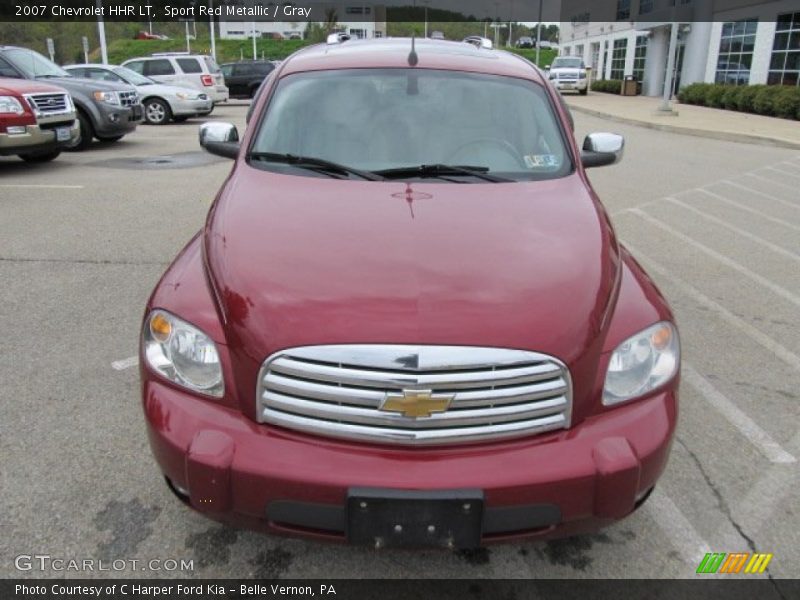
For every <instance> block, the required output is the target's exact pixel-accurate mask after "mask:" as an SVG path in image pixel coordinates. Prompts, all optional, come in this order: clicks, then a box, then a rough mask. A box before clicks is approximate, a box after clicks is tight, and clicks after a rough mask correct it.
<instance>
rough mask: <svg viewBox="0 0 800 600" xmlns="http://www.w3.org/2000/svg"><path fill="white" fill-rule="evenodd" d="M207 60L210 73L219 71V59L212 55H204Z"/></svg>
mask: <svg viewBox="0 0 800 600" xmlns="http://www.w3.org/2000/svg"><path fill="white" fill-rule="evenodd" d="M203 58H204V59H205V61H206V66H207V67H208V72H209V73H219V65H218V64H217V61H215V60H214V58H213V57H211V56H204V57H203Z"/></svg>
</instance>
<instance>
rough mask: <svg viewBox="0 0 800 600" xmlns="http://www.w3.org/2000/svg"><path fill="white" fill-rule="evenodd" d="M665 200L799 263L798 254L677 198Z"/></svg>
mask: <svg viewBox="0 0 800 600" xmlns="http://www.w3.org/2000/svg"><path fill="white" fill-rule="evenodd" d="M665 199H666V200H667V202H672V203H673V204H677V205H678V206H682V207H683V208H685V209H686V210H690V211H692V212H693V213H696V214H698V215H700V216H701V217H703V218H704V219H708V220H709V221H711V222H712V223H716V224H718V225H721V226H722V227H725V228H726V229H730V230H731V231H733V232H735V233H736V234H738V235H740V236H742V237H744V238H747V239H748V240H750V241H753V242H755V243H756V244H761V245H762V246H764V247H765V248H769V249H770V250H772V251H773V252H777V253H778V254H781V255H783V256H785V257H786V258H790V259H792V260H797V261H800V254H795V253H794V252H792V251H790V250H787V249H786V248H781V247H780V246H776V245H775V244H773V243H772V242H769V241H767V240H765V239H763V238H760V237H758V236H757V235H753V234H752V233H750V232H749V231H747V230H746V229H742V228H741V227H736V225H732V224H730V223H728V222H727V221H725V220H724V219H720V218H718V217H715V216H714V215H710V214H708V213H707V212H704V211H702V210H700V209H698V208H695V207H694V206H691V205H689V204H686V203H685V202H681V201H680V200H678V199H677V198H670V197H667V198H665Z"/></svg>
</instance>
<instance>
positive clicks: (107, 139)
mask: <svg viewBox="0 0 800 600" xmlns="http://www.w3.org/2000/svg"><path fill="white" fill-rule="evenodd" d="M123 137H125V136H124V135H110V136H108V137H100V136H97V139H98V140H100V141H101V142H118V141H120V140H121V139H122V138H123Z"/></svg>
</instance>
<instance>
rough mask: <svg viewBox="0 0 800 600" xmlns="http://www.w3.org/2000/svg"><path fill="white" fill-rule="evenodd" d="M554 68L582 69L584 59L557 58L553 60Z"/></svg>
mask: <svg viewBox="0 0 800 600" xmlns="http://www.w3.org/2000/svg"><path fill="white" fill-rule="evenodd" d="M552 68H553V69H582V68H583V61H582V60H581V59H580V58H557V59H555V60H554V61H553V66H552Z"/></svg>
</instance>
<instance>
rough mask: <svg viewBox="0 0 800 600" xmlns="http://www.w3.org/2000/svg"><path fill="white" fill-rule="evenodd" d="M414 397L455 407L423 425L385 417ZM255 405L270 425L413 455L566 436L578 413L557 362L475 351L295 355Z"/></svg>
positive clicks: (395, 348) (271, 364)
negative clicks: (411, 450)
mask: <svg viewBox="0 0 800 600" xmlns="http://www.w3.org/2000/svg"><path fill="white" fill-rule="evenodd" d="M415 392H422V397H423V398H424V399H425V400H423V401H424V402H427V401H430V400H435V401H436V402H437V403H439V402H445V403H446V401H447V400H449V406H447V407H446V410H443V409H442V407H441V406H438V407H437V409H438V410H443V412H433V413H431V414H430V415H429V416H428V415H424V414H423V415H420V416H416V417H414V416H406V415H405V414H402V413H401V412H389V411H387V410H381V407H382V406H383V405H384V403H386V402H387V401H388V400H387V399H390V400H392V402H394V405H393V408H395V409H396V407H397V402H398V401H403V402H404V401H405V400H407V399H408V398H409V397H413V396H414V395H415ZM256 398H257V400H256V403H257V404H256V408H257V411H256V412H257V419H258V421H259V422H262V423H269V424H272V425H277V426H280V427H285V428H287V429H294V430H298V431H303V432H306V433H310V434H316V435H321V436H327V437H334V438H342V439H350V440H358V441H365V442H377V443H387V444H405V445H436V444H455V443H466V442H474V441H484V440H496V439H507V438H513V437H522V436H530V435H534V434H537V433H542V432H544V431H552V430H555V429H562V428H566V427H569V424H570V414H571V408H572V389H571V383H570V376H569V371H568V369H567V368H566V366H565V365H564V364H563V363H561V362H560V361H559V360H557V359H555V358H553V357H550V356H546V355H544V354H539V353H536V352H527V351H522V350H508V349H501V348H484V347H467V346H402V345H338V346H306V347H301V348H291V349H287V350H283V351H281V352H277V353H275V354H273V355H272V356H270V357H269V358H268V359H267V360H266V361H265V362H264V365H263V366H262V368H261V372H260V374H259V379H258V386H257V393H256ZM404 406H406V405H404ZM428 406H430V405H428ZM384 408H387V407H385V406H384ZM403 410H405V409H403Z"/></svg>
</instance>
